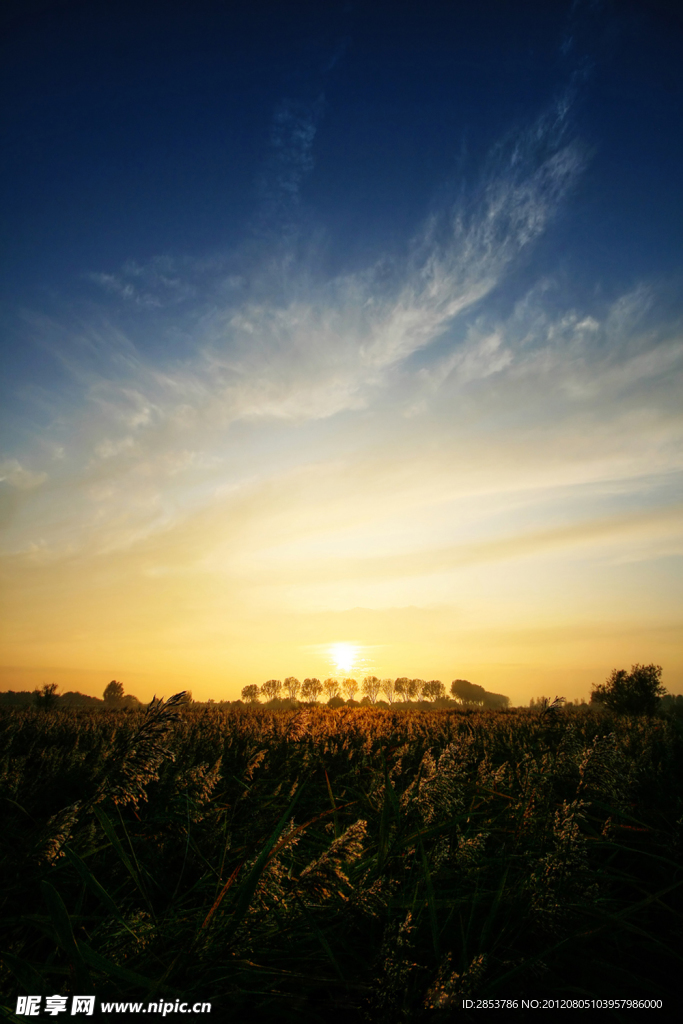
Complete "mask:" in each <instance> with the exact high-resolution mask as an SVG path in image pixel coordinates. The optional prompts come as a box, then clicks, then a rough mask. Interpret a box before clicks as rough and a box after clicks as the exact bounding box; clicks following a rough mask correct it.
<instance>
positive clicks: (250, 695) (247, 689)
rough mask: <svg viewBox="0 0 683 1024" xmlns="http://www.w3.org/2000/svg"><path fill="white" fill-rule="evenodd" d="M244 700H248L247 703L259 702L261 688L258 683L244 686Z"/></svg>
mask: <svg viewBox="0 0 683 1024" xmlns="http://www.w3.org/2000/svg"><path fill="white" fill-rule="evenodd" d="M242 700H246V702H247V704H258V702H259V688H258V686H257V685H256V683H250V685H249V686H243V687H242Z"/></svg>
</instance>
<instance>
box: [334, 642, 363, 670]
mask: <svg viewBox="0 0 683 1024" xmlns="http://www.w3.org/2000/svg"><path fill="white" fill-rule="evenodd" d="M357 658H358V648H357V646H356V645H355V644H345V643H343V644H332V646H331V647H330V660H331V661H332V662H333V664H334V667H335V670H336V671H337V672H352V671H353V669H354V668H355V666H356V661H357Z"/></svg>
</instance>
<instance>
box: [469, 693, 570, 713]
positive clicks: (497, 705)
mask: <svg viewBox="0 0 683 1024" xmlns="http://www.w3.org/2000/svg"><path fill="white" fill-rule="evenodd" d="M562 699H563V700H564V698H562ZM509 705H510V698H509V697H506V696H505V694H504V693H491V691H490V690H484V707H485V708H488V710H489V711H500V710H501V709H502V708H507V707H509Z"/></svg>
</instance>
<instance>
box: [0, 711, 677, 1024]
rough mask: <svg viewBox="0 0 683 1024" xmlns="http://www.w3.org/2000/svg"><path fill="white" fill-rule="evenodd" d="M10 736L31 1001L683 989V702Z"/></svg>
mask: <svg viewBox="0 0 683 1024" xmlns="http://www.w3.org/2000/svg"><path fill="white" fill-rule="evenodd" d="M0 736H1V737H2V747H3V751H4V755H3V762H2V792H3V806H4V828H3V854H2V862H1V867H2V873H3V881H4V887H5V891H6V895H5V898H4V903H3V908H2V909H3V914H2V917H3V925H2V929H3V932H2V949H3V967H2V976H1V977H0V983H1V985H2V991H3V992H4V993H5V998H6V999H7V1006H8V1007H9V1008H11V1009H13V1007H14V1001H13V1000H14V998H15V996H16V995H17V994H26V993H38V992H44V993H45V994H53V993H55V992H63V993H64V994H67V993H72V992H73V991H74V988H76V989H78V990H79V991H88V992H97V993H98V994H101V995H103V996H108V997H112V998H119V999H121V998H131V999H133V998H146V997H147V996H149V997H150V998H153V997H154V996H155V995H156V994H157V993H163V994H165V993H168V994H169V997H171V996H172V997H173V998H174V999H175V998H176V997H182V998H187V999H193V997H195V996H196V998H197V999H201V1000H209V1001H213V1002H214V1004H215V1007H216V1010H217V1011H218V1008H221V1012H223V1013H224V1014H227V1013H230V1014H232V1015H236V1016H235V1019H247V1017H248V1018H249V1019H250V1020H264V1021H265V1020H273V1019H278V1020H280V1019H282V1020H295V1019H296V1020H311V1021H313V1020H320V1019H322V1018H323V1017H324V1018H325V1019H326V1020H328V1021H335V1020H340V1021H341V1020H344V1021H355V1020H357V1021H362V1020H366V1019H370V1020H372V1021H373V1022H374V1021H377V1022H380V1024H381V1022H387V1024H388V1022H392V1024H394V1022H396V1021H406V1022H408V1021H413V1020H420V1019H422V1017H423V1016H424V1017H425V1019H427V1018H429V1019H431V1016H432V1015H433V1014H434V1012H436V1010H439V1009H442V1010H443V1011H444V1012H446V1011H448V1012H450V1010H451V1009H453V1008H456V1007H457V1006H459V1004H460V1001H461V1000H462V998H463V997H464V996H469V995H472V994H476V995H478V996H494V995H495V996H508V997H509V996H514V997H521V996H522V995H524V994H526V995H530V996H534V997H538V996H539V995H546V996H547V995H552V996H572V997H577V996H593V997H597V996H605V997H612V996H614V995H615V994H618V995H620V996H629V995H630V996H634V997H636V996H637V997H640V998H643V997H660V998H672V993H673V991H674V990H675V988H676V978H677V973H676V972H677V971H678V969H679V968H678V964H679V962H680V954H679V939H680V934H681V925H682V923H683V916H682V910H683V905H682V901H681V892H682V887H683V872H681V847H680V841H681V825H680V822H681V818H682V813H683V807H682V806H681V805H682V803H683V797H682V794H683V786H682V785H681V782H682V781H683V744H682V743H681V738H682V737H681V730H680V724H679V723H678V722H677V721H675V720H670V719H665V718H660V719H653V720H651V721H650V720H647V719H636V718H632V719H630V718H617V717H614V716H612V715H611V714H610V713H606V712H604V711H599V710H594V709H583V710H575V709H565V710H560V711H556V712H554V713H552V712H550V711H548V710H545V711H529V710H524V709H519V710H516V711H502V712H468V711H457V710H456V711H432V712H429V711H403V712H397V713H395V712H392V711H390V710H383V709H377V708H357V709H352V708H342V709H341V710H339V711H332V710H329V709H326V708H305V709H302V710H299V711H297V712H287V711H270V710H268V709H264V708H262V707H261V708H255V709H249V708H244V709H238V708H232V709H229V710H223V709H207V708H204V709H199V708H192V707H189V708H187V707H184V708H183V707H182V706H180V707H179V706H175V705H174V704H173V702H169V703H168V704H157V705H156V706H154V707H152V708H151V709H149V710H148V711H147V712H142V711H140V712H106V711H105V712H102V711H100V712H89V711H86V712H76V711H66V712H61V711H56V712H51V713H46V712H43V713H41V712H37V711H12V712H5V713H3V714H2V716H1V717H0ZM240 1015H241V1016H240ZM473 1019H474V1018H473Z"/></svg>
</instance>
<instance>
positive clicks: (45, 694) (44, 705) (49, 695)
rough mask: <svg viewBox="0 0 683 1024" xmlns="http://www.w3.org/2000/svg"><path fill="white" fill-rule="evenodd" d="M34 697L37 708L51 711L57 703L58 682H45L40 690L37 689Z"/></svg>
mask: <svg viewBox="0 0 683 1024" xmlns="http://www.w3.org/2000/svg"><path fill="white" fill-rule="evenodd" d="M33 699H34V702H35V705H36V707H37V708H41V709H42V710H43V711H51V710H52V709H53V708H54V707H56V705H57V684H56V683H43V685H42V687H41V688H40V690H36V691H35V693H34V695H33Z"/></svg>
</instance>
